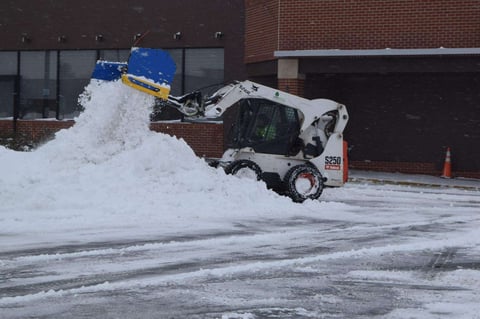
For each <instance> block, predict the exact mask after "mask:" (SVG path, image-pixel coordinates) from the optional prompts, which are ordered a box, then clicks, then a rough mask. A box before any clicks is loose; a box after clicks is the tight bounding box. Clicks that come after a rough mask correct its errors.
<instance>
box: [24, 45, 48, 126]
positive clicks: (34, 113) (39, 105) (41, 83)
mask: <svg viewBox="0 0 480 319" xmlns="http://www.w3.org/2000/svg"><path fill="white" fill-rule="evenodd" d="M56 96H57V54H56V51H23V52H21V53H20V108H19V117H20V118H23V119H35V118H43V117H55V113H56Z"/></svg>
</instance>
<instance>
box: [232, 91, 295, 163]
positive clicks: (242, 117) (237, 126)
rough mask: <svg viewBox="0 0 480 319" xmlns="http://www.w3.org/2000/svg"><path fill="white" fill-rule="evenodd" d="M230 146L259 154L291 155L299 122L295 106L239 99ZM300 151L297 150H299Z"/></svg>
mask: <svg viewBox="0 0 480 319" xmlns="http://www.w3.org/2000/svg"><path fill="white" fill-rule="evenodd" d="M235 117H236V120H235V121H234V124H233V126H232V129H231V131H230V134H229V136H228V137H227V145H228V146H229V147H232V148H243V147H251V148H253V149H254V150H255V152H258V153H267V154H280V155H291V154H292V148H293V147H294V144H295V143H296V142H297V138H298V134H299V130H300V122H299V116H298V112H297V110H296V109H293V108H291V107H288V106H284V105H282V104H278V103H275V102H273V101H269V100H263V99H244V100H241V101H240V102H239V107H238V113H237V114H236V115H235ZM297 153H298V152H297Z"/></svg>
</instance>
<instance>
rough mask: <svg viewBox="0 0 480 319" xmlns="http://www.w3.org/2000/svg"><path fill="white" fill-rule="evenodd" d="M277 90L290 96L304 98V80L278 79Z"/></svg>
mask: <svg viewBox="0 0 480 319" xmlns="http://www.w3.org/2000/svg"><path fill="white" fill-rule="evenodd" d="M278 89H279V90H282V91H285V92H287V93H290V94H294V95H298V96H304V95H305V80H303V79H278Z"/></svg>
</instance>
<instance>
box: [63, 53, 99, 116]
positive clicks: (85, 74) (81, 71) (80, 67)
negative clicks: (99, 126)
mask: <svg viewBox="0 0 480 319" xmlns="http://www.w3.org/2000/svg"><path fill="white" fill-rule="evenodd" d="M96 60H97V52H96V51H94V50H81V51H60V94H59V103H60V109H59V114H58V117H59V118H61V119H63V118H74V117H76V116H78V114H79V113H80V110H81V108H80V106H79V105H78V96H79V95H80V93H82V92H83V89H84V88H85V86H86V85H87V84H88V82H89V81H90V77H91V75H92V71H93V68H94V66H95V62H96Z"/></svg>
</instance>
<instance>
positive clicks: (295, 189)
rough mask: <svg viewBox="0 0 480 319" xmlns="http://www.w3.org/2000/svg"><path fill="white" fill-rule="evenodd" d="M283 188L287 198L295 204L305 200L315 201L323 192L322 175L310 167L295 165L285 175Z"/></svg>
mask: <svg viewBox="0 0 480 319" xmlns="http://www.w3.org/2000/svg"><path fill="white" fill-rule="evenodd" d="M284 183H285V187H286V189H287V194H288V196H289V197H290V198H291V199H292V200H293V201H294V202H297V203H302V202H304V201H305V200H307V199H317V198H319V197H320V195H321V194H322V191H323V177H322V174H320V172H319V171H318V169H316V168H315V167H313V166H311V165H305V164H302V165H297V166H294V167H292V168H290V169H289V170H288V171H287V173H286V174H285V178H284Z"/></svg>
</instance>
